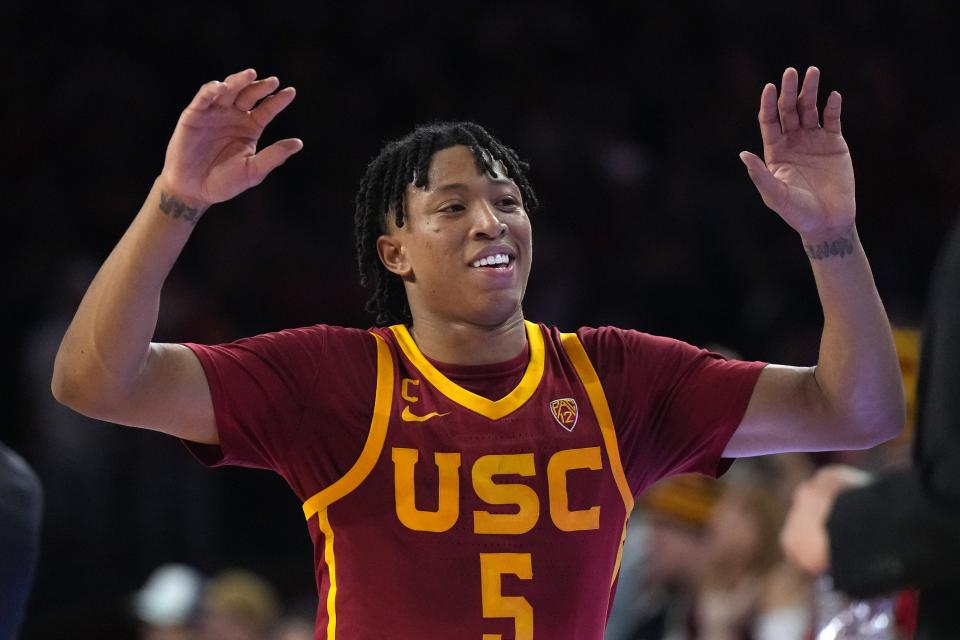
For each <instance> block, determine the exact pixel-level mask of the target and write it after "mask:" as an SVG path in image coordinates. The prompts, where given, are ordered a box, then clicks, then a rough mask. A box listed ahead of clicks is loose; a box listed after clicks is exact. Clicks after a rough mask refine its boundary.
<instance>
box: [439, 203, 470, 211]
mask: <svg viewBox="0 0 960 640" xmlns="http://www.w3.org/2000/svg"><path fill="white" fill-rule="evenodd" d="M439 210H440V211H442V212H443V213H460V212H461V211H465V210H466V207H465V206H463V205H462V204H460V203H459V202H451V203H450V204H447V205H444V206H443V207H441V208H440V209H439Z"/></svg>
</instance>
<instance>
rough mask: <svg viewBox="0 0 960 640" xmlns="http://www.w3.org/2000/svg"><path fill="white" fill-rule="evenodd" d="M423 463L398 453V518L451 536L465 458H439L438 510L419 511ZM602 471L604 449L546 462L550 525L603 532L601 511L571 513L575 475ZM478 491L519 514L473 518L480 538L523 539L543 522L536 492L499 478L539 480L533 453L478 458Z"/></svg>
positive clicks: (412, 452) (408, 452) (415, 455)
mask: <svg viewBox="0 0 960 640" xmlns="http://www.w3.org/2000/svg"><path fill="white" fill-rule="evenodd" d="M419 458H420V452H419V451H418V450H417V449H406V448H401V447H394V448H393V449H392V450H391V459H392V460H393V470H394V474H393V479H394V494H395V497H396V509H397V518H399V520H400V522H401V523H403V525H404V526H405V527H407V528H408V529H411V530H413V531H432V532H436V533H439V532H443V531H449V530H450V529H451V528H452V527H453V525H454V524H456V522H457V520H458V519H459V517H460V473H459V469H460V465H461V460H460V454H459V453H434V454H433V458H434V464H435V465H436V468H437V480H438V482H437V486H438V487H439V489H438V496H437V509H436V510H435V511H429V510H426V511H425V510H421V509H418V508H417V501H416V483H415V482H414V469H415V467H416V465H417V462H418V460H419ZM602 468H603V462H602V459H601V456H600V447H587V448H583V449H565V450H561V451H557V452H556V453H554V454H553V455H551V456H550V459H549V461H548V462H547V491H548V496H547V504H548V505H549V509H550V519H551V520H552V521H553V524H554V525H555V526H556V527H557V529H559V530H561V531H589V530H593V529H599V528H600V507H599V506H592V507H589V508H587V509H571V508H570V503H569V498H568V491H567V474H568V473H569V472H570V471H573V470H574V469H587V470H590V471H599V470H601V469H602ZM470 475H471V480H472V484H473V491H474V493H475V494H476V496H477V497H478V498H479V499H480V500H482V501H483V502H485V503H487V504H490V505H505V504H509V505H516V507H517V513H490V512H489V511H483V510H476V511H474V512H473V531H474V533H478V534H498V533H500V534H516V535H519V534H523V533H527V532H528V531H530V530H531V529H533V527H534V526H536V524H537V521H538V520H539V519H540V496H538V495H537V492H536V491H535V490H534V488H533V487H530V486H528V485H525V484H520V483H515V482H514V483H509V482H504V483H499V482H495V481H494V477H495V476H498V475H519V476H523V477H532V476H535V475H536V466H535V462H534V457H533V454H532V453H512V454H492V455H486V456H481V457H480V458H477V460H476V462H474V464H473V468H472V469H471V472H470Z"/></svg>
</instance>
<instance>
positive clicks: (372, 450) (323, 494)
mask: <svg viewBox="0 0 960 640" xmlns="http://www.w3.org/2000/svg"><path fill="white" fill-rule="evenodd" d="M370 335H372V336H373V337H374V338H375V339H376V342H377V391H376V395H375V396H374V398H375V399H374V404H373V418H372V419H371V421H370V430H369V432H368V433H367V440H366V442H365V443H364V445H363V450H362V451H361V452H360V457H359V458H357V461H356V462H355V463H354V464H353V466H352V467H350V470H349V471H347V472H346V473H345V474H344V475H343V477H342V478H340V479H339V480H337V481H336V482H334V483H333V484H331V485H330V486H329V487H327V488H325V489H323V490H321V491H318V492H317V493H315V494H314V495H313V496H311V497H310V498H308V499H307V500H306V501H305V502H304V503H303V515H304V517H305V518H306V519H307V520H309V519H310V518H312V517H313V516H314V515H316V514H317V513H319V512H321V511H323V510H325V509H326V508H327V507H328V506H330V505H331V504H333V503H334V502H336V501H337V500H339V499H341V498H343V497H344V496H346V495H347V494H348V493H350V492H351V491H353V490H354V489H356V488H357V487H358V486H360V483H361V482H363V481H364V479H365V478H366V477H367V476H368V475H370V472H371V471H373V467H374V466H375V465H376V463H377V460H378V459H379V458H380V453H381V451H382V450H383V443H384V442H385V441H386V439H387V427H388V425H389V423H390V407H391V401H392V399H393V377H394V376H393V358H392V357H391V355H390V349H389V348H388V347H387V343H386V341H385V340H384V339H383V338H381V337H380V336H378V335H377V334H375V333H372V332H371V334H370Z"/></svg>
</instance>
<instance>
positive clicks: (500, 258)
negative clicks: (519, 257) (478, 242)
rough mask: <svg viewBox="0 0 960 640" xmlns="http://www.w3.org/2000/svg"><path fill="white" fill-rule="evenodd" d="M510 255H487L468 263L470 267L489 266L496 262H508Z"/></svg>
mask: <svg viewBox="0 0 960 640" xmlns="http://www.w3.org/2000/svg"><path fill="white" fill-rule="evenodd" d="M509 262H510V256H508V255H507V254H505V253H498V254H496V255H493V256H488V257H486V258H480V259H479V260H474V261H473V263H472V264H471V265H470V266H472V267H490V266H493V265H497V264H509Z"/></svg>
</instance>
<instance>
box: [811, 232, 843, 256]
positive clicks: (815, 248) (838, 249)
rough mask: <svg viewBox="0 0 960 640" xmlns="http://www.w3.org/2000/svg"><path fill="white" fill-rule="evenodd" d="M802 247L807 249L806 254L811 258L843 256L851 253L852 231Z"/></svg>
mask: <svg viewBox="0 0 960 640" xmlns="http://www.w3.org/2000/svg"><path fill="white" fill-rule="evenodd" d="M803 248H804V249H806V250H807V256H808V257H809V258H810V259H811V260H827V259H829V258H835V257H839V258H844V257H845V256H848V255H850V254H852V253H853V232H850V233H848V234H847V235H845V236H840V237H839V238H837V239H836V240H831V241H829V242H828V241H826V240H824V241H823V242H820V243H818V244H805V245H803Z"/></svg>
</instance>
